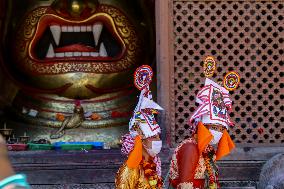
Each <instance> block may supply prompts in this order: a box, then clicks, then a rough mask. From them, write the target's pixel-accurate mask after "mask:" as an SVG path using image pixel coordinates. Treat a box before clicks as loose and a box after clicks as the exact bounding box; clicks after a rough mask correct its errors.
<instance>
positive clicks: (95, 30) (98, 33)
mask: <svg viewBox="0 0 284 189" xmlns="http://www.w3.org/2000/svg"><path fill="white" fill-rule="evenodd" d="M102 30H103V24H102V23H96V24H94V25H93V34H94V40H95V44H96V46H97V45H98V43H99V39H100V36H101V33H102Z"/></svg>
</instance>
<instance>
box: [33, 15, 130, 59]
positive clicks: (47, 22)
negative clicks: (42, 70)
mask: <svg viewBox="0 0 284 189" xmlns="http://www.w3.org/2000/svg"><path fill="white" fill-rule="evenodd" d="M97 23H99V24H100V25H102V28H103V29H102V31H101V32H100V33H101V34H100V36H99V37H101V38H100V39H98V40H99V42H100V44H96V43H94V45H92V46H90V45H88V44H83V43H80V39H78V38H77V37H75V38H76V39H72V36H71V39H70V38H69V39H68V38H67V39H68V40H74V43H73V44H72V43H70V44H67V45H63V46H62V45H61V46H60V43H61V42H60V43H58V44H56V43H55V42H54V41H55V39H54V41H52V40H50V42H46V40H45V41H44V42H46V43H47V44H45V46H46V45H48V46H46V48H47V47H49V48H48V50H46V49H45V51H46V57H44V58H39V56H38V55H37V53H36V52H37V51H38V52H42V51H44V48H42V47H44V45H40V46H37V44H38V43H40V42H41V40H42V39H41V38H43V37H45V36H44V35H46V32H49V31H50V33H51V34H52V37H54V34H53V33H52V32H51V29H50V26H56V27H57V28H60V35H59V36H60V37H61V38H62V37H63V35H67V34H68V35H70V34H71V35H78V36H79V38H80V34H82V35H83V34H84V35H87V34H88V36H92V34H93V35H95V34H94V32H95V30H94V29H93V28H91V29H92V30H91V31H90V27H94V25H96V24H97ZM64 27H68V29H69V28H71V29H74V31H73V33H72V32H69V30H68V31H63V29H64ZM85 27H86V28H87V29H88V31H87V29H86V32H85V29H84V31H83V28H85ZM78 28H81V29H82V31H79V32H75V29H78ZM104 32H105V33H107V34H108V35H111V36H112V38H113V39H112V42H113V44H105V43H104V41H103V40H104V39H102V38H103V36H105V35H106V34H105V33H104ZM60 37H59V38H60ZM91 40H94V41H95V39H91V38H90V42H88V43H92V42H91ZM106 40H108V39H106ZM78 41H79V42H78ZM99 42H98V43H99ZM107 42H108V41H107ZM48 43H49V44H48ZM109 43H110V42H109ZM114 43H115V44H114ZM102 44H103V45H102ZM107 45H108V46H107ZM113 45H115V47H116V48H115V50H116V51H118V52H117V53H114V54H115V55H113V56H110V55H109V52H111V51H110V50H111V46H113ZM51 46H52V47H51ZM102 46H104V47H102ZM105 46H107V47H105ZM50 48H51V50H50ZM101 49H103V50H101ZM108 49H110V50H109V52H108ZM117 49H120V50H117ZM125 51H126V47H125V45H124V42H123V39H122V38H121V37H120V36H119V34H118V32H117V31H116V28H115V25H114V23H113V21H112V18H111V17H109V16H108V15H106V14H104V13H98V14H96V15H93V16H92V17H90V18H88V19H86V20H82V21H71V20H67V19H64V18H61V17H59V16H57V15H54V14H46V15H44V16H43V17H42V18H41V19H40V20H39V24H38V26H37V28H36V33H35V36H34V38H33V40H32V42H31V44H30V48H29V55H30V57H31V59H33V60H34V61H36V62H38V63H56V62H57V61H60V62H64V61H66V62H68V61H92V62H100V61H106V62H108V61H109V62H112V61H117V60H119V59H121V58H122V57H123V56H124V54H125ZM49 52H51V53H49ZM102 52H104V53H103V54H102ZM49 54H50V55H49ZM105 54H107V55H105Z"/></svg>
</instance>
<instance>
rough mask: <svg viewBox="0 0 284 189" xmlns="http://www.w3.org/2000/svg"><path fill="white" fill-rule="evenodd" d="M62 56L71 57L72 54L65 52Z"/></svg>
mask: <svg viewBox="0 0 284 189" xmlns="http://www.w3.org/2000/svg"><path fill="white" fill-rule="evenodd" d="M64 55H65V57H72V56H73V53H72V52H66V53H65V54H64Z"/></svg>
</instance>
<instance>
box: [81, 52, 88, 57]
mask: <svg viewBox="0 0 284 189" xmlns="http://www.w3.org/2000/svg"><path fill="white" fill-rule="evenodd" d="M82 56H90V53H89V52H82Z"/></svg>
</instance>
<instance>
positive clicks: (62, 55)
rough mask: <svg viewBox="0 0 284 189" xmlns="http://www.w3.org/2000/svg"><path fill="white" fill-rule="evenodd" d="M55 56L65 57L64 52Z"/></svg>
mask: <svg viewBox="0 0 284 189" xmlns="http://www.w3.org/2000/svg"><path fill="white" fill-rule="evenodd" d="M55 56H56V57H58V58H61V57H64V53H55Z"/></svg>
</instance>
